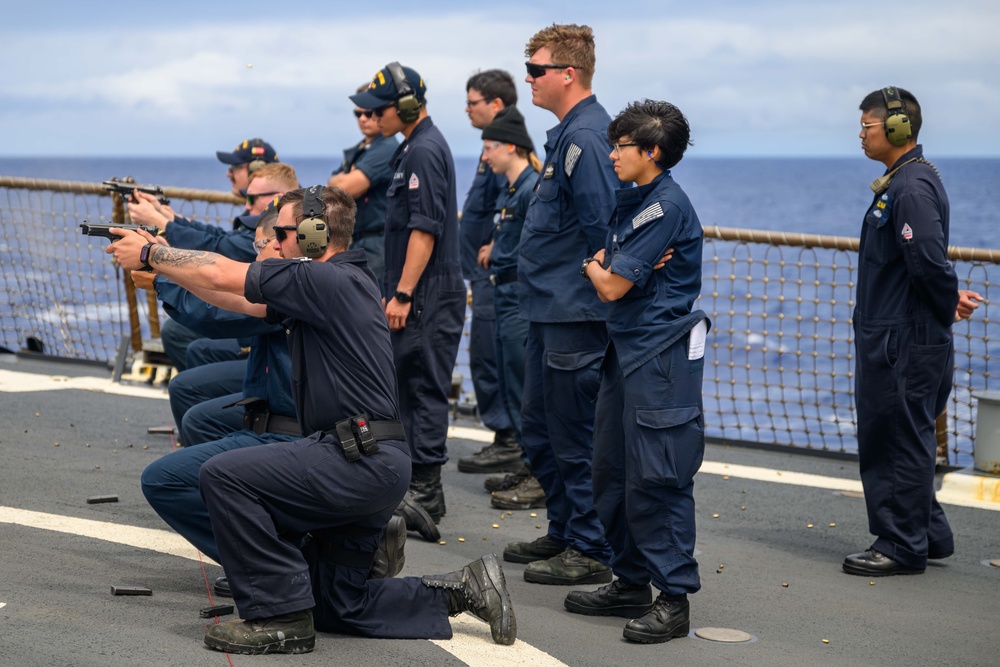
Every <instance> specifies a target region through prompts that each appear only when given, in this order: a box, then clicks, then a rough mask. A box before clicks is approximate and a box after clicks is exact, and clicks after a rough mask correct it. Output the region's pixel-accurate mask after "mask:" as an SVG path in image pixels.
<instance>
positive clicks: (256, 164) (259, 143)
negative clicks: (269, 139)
mask: <svg viewBox="0 0 1000 667" xmlns="http://www.w3.org/2000/svg"><path fill="white" fill-rule="evenodd" d="M255 148H260V149H263V148H264V140H263V139H251V140H250V154H251V155H253V149H255ZM262 154H263V153H262ZM265 164H267V162H264V160H263V159H262V158H256V159H253V160H250V163H249V164H247V173H249V174H252V173H254V172H255V171H257V170H258V169H260V168H261V167H263V166H264V165H265Z"/></svg>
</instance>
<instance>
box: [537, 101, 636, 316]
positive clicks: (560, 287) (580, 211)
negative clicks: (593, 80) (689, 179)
mask: <svg viewBox="0 0 1000 667" xmlns="http://www.w3.org/2000/svg"><path fill="white" fill-rule="evenodd" d="M610 122H611V117H610V116H608V112H607V111H605V110H604V107H602V106H601V105H600V104H599V103H598V102H597V97H595V96H594V95H591V96H590V97H588V98H586V99H584V100H581V101H580V102H578V103H577V104H576V106H574V107H573V108H572V109H570V111H569V113H567V114H566V116H565V117H564V118H563V120H562V122H561V123H559V124H558V125H556V126H555V127H554V128H552V129H551V130H549V131H548V133H547V134H546V139H545V162H544V165H543V167H542V175H541V178H539V180H538V187H537V188H536V189H535V195H534V197H533V198H532V200H531V206H529V207H528V215H527V218H526V219H525V221H524V230H523V232H522V233H521V259H520V262H519V264H518V275H519V280H520V285H519V292H520V298H521V317H523V318H524V319H526V320H528V321H531V322H582V321H585V320H603V319H604V318H605V316H606V315H607V306H606V305H605V304H603V303H601V301H600V299H598V298H597V294H596V293H595V292H594V289H593V287H592V286H591V285H590V284H589V281H586V280H580V263H581V262H582V261H583V260H584V259H585V258H587V257H592V256H593V255H594V253H595V252H597V251H598V250H599V249H600V248H602V247H603V246H604V238H605V234H606V232H607V224H608V219H609V218H611V212H612V211H613V210H614V207H615V194H614V193H615V190H616V189H617V188H618V187H620V182H619V180H618V176H617V175H616V174H615V170H614V164H613V163H612V162H611V160H609V159H608V154H609V153H610V152H611V146H610V145H608V138H607V130H608V124H609V123H610Z"/></svg>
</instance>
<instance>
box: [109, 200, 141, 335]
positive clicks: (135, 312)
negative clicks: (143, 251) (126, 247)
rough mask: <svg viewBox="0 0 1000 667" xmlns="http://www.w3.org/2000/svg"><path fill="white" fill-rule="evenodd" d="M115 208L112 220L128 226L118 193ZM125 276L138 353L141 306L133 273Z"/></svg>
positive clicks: (129, 321) (130, 318)
mask: <svg viewBox="0 0 1000 667" xmlns="http://www.w3.org/2000/svg"><path fill="white" fill-rule="evenodd" d="M111 200H112V201H113V202H114V208H113V209H112V212H111V220H112V222H114V224H116V225H124V224H127V222H126V220H125V202H124V200H123V199H122V197H121V195H120V194H118V193H117V192H114V193H112V194H111ZM122 273H124V274H125V300H126V301H127V302H128V324H129V332H130V336H131V340H132V350H133V351H134V352H138V351H139V350H141V349H142V329H141V328H140V326H139V304H138V302H137V301H136V298H135V284H134V283H133V282H132V273H131V272H129V271H125V270H124V269H123V270H122Z"/></svg>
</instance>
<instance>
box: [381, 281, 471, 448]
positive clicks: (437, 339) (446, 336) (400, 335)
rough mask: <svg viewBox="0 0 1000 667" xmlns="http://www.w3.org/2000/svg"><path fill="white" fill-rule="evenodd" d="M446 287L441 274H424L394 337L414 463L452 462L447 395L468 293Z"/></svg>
mask: <svg viewBox="0 0 1000 667" xmlns="http://www.w3.org/2000/svg"><path fill="white" fill-rule="evenodd" d="M449 282H450V281H449ZM444 285H445V283H444V281H442V278H441V277H440V276H424V277H423V278H422V279H421V280H420V284H419V285H418V287H417V290H416V291H415V292H414V294H413V306H412V307H411V309H410V316H409V318H407V320H406V327H405V328H403V329H402V330H401V331H394V332H392V334H391V337H392V356H393V362H394V363H395V366H396V381H397V383H398V386H399V414H400V419H401V421H402V422H403V428H404V429H405V430H406V440H407V442H408V443H409V445H410V454H411V455H412V457H413V465H441V464H443V463H445V462H446V461H447V460H448V448H447V445H446V440H447V438H448V394H449V393H450V391H451V376H452V372H453V371H454V369H455V358H456V357H457V356H458V344H459V341H460V340H461V339H462V328H463V326H464V325H465V301H466V292H465V289H464V286H463V288H462V289H445V288H444Z"/></svg>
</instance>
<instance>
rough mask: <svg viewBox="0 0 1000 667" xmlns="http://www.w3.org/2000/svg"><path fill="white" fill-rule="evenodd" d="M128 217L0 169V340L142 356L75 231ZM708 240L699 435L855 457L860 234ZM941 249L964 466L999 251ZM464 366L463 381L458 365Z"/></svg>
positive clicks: (201, 202)
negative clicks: (949, 278) (952, 290)
mask: <svg viewBox="0 0 1000 667" xmlns="http://www.w3.org/2000/svg"><path fill="white" fill-rule="evenodd" d="M164 194H165V195H166V196H167V197H169V198H170V199H171V200H173V201H174V202H175V203H174V206H175V209H176V210H177V211H178V213H179V214H182V215H185V216H187V217H193V218H197V219H199V220H203V221H210V222H211V221H214V222H216V223H217V224H225V225H227V224H228V222H229V220H230V219H231V218H232V216H233V215H234V214H235V213H237V212H238V209H237V208H236V205H237V204H238V203H241V202H238V201H237V199H236V198H235V197H233V196H232V195H231V194H229V193H222V192H212V191H205V190H188V189H179V188H164ZM123 216H124V211H123V209H122V206H121V202H120V200H118V199H117V195H115V196H110V194H109V193H108V192H107V191H106V190H104V189H103V188H102V187H101V186H100V185H99V184H91V183H71V182H65V181H42V180H37V179H25V178H11V177H3V176H0V230H2V237H0V270H2V274H0V275H2V279H0V285H2V288H3V292H4V294H5V296H6V299H5V303H3V304H0V346H3V347H6V348H8V349H10V350H18V349H22V348H24V347H30V346H32V345H33V346H35V347H40V348H42V349H44V351H45V352H47V353H49V354H52V355H54V356H58V357H66V358H76V359H90V360H96V361H110V360H111V359H112V358H113V357H114V354H115V349H116V346H118V345H119V342H120V341H121V340H122V339H123V337H127V338H128V339H130V340H131V342H132V348H133V349H135V350H138V340H139V337H140V336H147V335H155V325H156V322H157V318H156V313H157V308H156V306H155V302H153V301H151V300H148V299H146V300H144V299H134V297H130V296H129V295H130V294H131V291H130V290H131V281H130V279H129V277H128V276H127V272H126V275H121V273H122V272H120V271H118V270H116V269H115V267H114V266H113V265H112V264H111V262H110V260H109V258H108V257H107V256H106V255H104V254H103V252H102V251H103V250H104V246H105V245H106V242H105V241H104V240H103V239H97V238H87V237H83V236H81V235H80V231H79V228H78V225H79V223H80V222H81V221H82V220H84V219H87V220H89V221H91V222H109V221H113V222H123V221H124V217H123ZM705 237H706V239H705V251H704V264H703V267H704V268H703V286H702V296H701V298H700V300H699V304H698V306H699V307H700V308H701V309H702V310H704V311H705V312H707V313H708V314H709V316H710V317H711V318H712V323H713V326H712V332H711V334H710V336H709V341H708V342H709V347H708V351H707V361H708V363H707V364H706V372H705V382H704V399H705V413H706V427H707V432H708V435H709V436H710V437H712V438H716V439H722V440H727V441H743V442H753V443H763V444H773V445H782V446H788V447H795V448H801V449H809V450H815V451H824V452H837V453H851V452H854V451H856V449H857V441H856V437H855V433H856V425H857V421H856V414H855V411H854V377H853V369H854V341H853V329H852V326H851V316H852V311H853V308H854V288H855V282H856V279H857V259H858V256H857V247H858V240H857V239H855V238H845V237H834V236H820V235H812V234H790V233H785V232H769V231H761V230H750V229H735V228H726V227H709V228H706V229H705ZM949 256H950V257H951V258H952V260H953V261H954V262H955V263H956V269H957V271H958V275H959V279H960V286H961V287H962V288H963V289H972V290H975V291H977V292H979V293H980V294H982V295H983V296H984V297H985V298H986V302H985V303H984V304H983V305H982V306H981V307H980V308H979V310H977V311H976V313H975V315H974V316H973V318H972V319H971V320H967V321H964V322H961V323H959V324H956V325H955V351H956V354H955V364H956V372H955V386H954V391H953V392H952V396H951V399H950V402H949V407H948V411H947V415H946V416H945V417H943V418H942V420H940V421H939V427H940V430H941V433H940V434H939V435H942V436H943V437H944V439H945V441H946V443H947V447H946V449H947V457H948V460H949V462H950V463H962V462H969V461H971V456H972V453H973V448H974V442H975V427H974V415H975V402H976V399H975V396H974V393H975V392H978V391H981V390H986V389H994V388H997V381H996V380H993V379H992V377H993V373H992V370H993V361H992V360H993V358H994V356H996V355H995V354H994V353H995V352H996V350H995V346H996V344H997V343H996V341H997V340H998V339H1000V330H998V329H997V324H996V323H995V322H994V320H993V318H991V317H990V315H991V304H990V296H991V294H990V287H991V285H992V283H993V282H994V281H993V278H994V277H997V276H1000V273H998V272H1000V268H998V267H1000V250H990V249H977V248H958V247H952V248H949ZM130 299H132V301H130ZM130 315H131V316H132V321H131V323H130V324H129V317H130ZM28 341H34V342H28ZM467 358H468V355H467V352H466V353H464V356H463V355H460V359H464V360H467ZM461 364H462V366H463V367H460V368H459V369H458V370H459V372H460V373H461V374H462V375H464V376H465V377H466V378H468V377H469V374H468V368H467V366H465V365H464V364H467V361H462V362H461ZM465 390H466V391H471V385H470V383H468V382H467V383H465Z"/></svg>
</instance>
